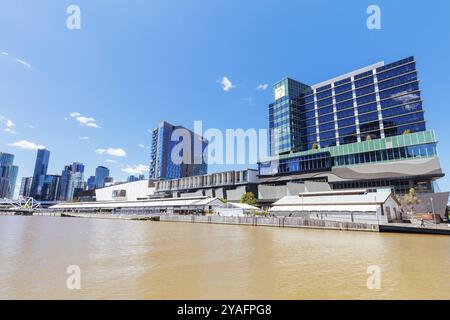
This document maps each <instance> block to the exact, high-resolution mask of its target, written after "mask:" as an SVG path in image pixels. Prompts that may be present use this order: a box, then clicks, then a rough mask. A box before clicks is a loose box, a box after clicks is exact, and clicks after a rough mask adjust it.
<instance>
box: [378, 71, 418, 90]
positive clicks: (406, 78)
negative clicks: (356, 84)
mask: <svg viewBox="0 0 450 320" xmlns="http://www.w3.org/2000/svg"><path fill="white" fill-rule="evenodd" d="M416 80H417V72H413V73H409V74H405V75H403V76H399V77H396V78H392V79H389V80H386V81H383V82H378V88H379V89H380V90H384V89H387V88H390V87H395V86H399V85H402V84H404V83H408V82H411V81H416Z"/></svg>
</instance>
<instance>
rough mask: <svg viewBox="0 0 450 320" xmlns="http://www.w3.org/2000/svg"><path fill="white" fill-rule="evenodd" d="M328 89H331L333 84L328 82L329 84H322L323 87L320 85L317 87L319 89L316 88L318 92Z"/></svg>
mask: <svg viewBox="0 0 450 320" xmlns="http://www.w3.org/2000/svg"><path fill="white" fill-rule="evenodd" d="M327 89H331V84H327V85H325V86H322V87H320V88H317V89H316V92H320V91H323V90H327Z"/></svg>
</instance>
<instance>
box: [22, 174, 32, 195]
mask: <svg viewBox="0 0 450 320" xmlns="http://www.w3.org/2000/svg"><path fill="white" fill-rule="evenodd" d="M32 181H33V177H23V178H22V182H21V184H20V191H19V196H20V197H22V198H27V197H29V196H30V192H31V182H32Z"/></svg>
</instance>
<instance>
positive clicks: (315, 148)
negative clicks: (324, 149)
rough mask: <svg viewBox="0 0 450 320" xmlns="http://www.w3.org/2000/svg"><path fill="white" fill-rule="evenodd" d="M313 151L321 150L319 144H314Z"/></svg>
mask: <svg viewBox="0 0 450 320" xmlns="http://www.w3.org/2000/svg"><path fill="white" fill-rule="evenodd" d="M311 149H313V150H317V149H319V144H318V143H317V142H314V143H313V145H312V147H311Z"/></svg>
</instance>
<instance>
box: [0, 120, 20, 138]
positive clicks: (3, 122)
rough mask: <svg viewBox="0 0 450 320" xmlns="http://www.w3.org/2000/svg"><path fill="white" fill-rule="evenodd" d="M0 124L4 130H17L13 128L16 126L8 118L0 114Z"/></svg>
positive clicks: (14, 132) (13, 131) (10, 131)
mask: <svg viewBox="0 0 450 320" xmlns="http://www.w3.org/2000/svg"><path fill="white" fill-rule="evenodd" d="M0 124H1V125H3V126H5V128H4V129H3V130H4V131H5V132H8V133H12V134H16V133H17V132H16V131H15V130H14V127H15V126H16V125H15V124H14V122H12V121H11V120H10V119H8V118H6V117H4V116H0Z"/></svg>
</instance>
